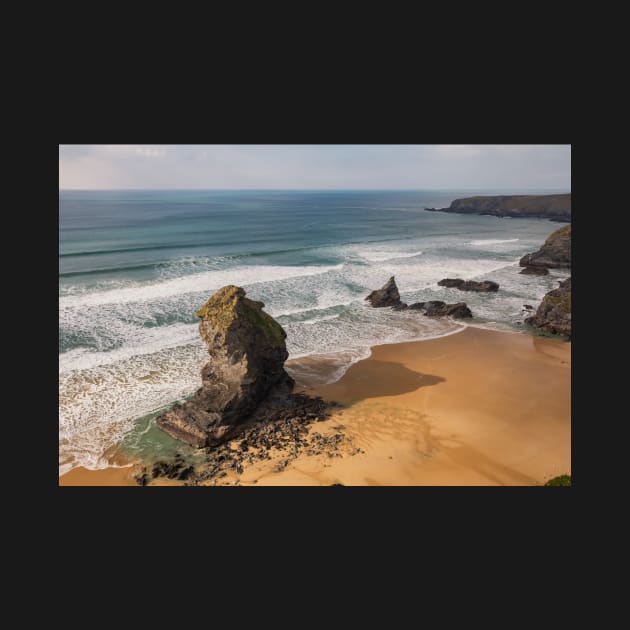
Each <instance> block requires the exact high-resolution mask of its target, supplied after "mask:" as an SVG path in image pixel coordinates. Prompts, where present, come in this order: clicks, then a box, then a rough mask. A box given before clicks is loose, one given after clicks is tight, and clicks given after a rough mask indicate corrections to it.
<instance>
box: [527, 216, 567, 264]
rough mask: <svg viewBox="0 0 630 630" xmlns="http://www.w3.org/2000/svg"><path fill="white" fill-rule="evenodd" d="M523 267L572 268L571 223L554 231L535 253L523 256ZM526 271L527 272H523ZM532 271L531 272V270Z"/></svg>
mask: <svg viewBox="0 0 630 630" xmlns="http://www.w3.org/2000/svg"><path fill="white" fill-rule="evenodd" d="M519 265H520V266H521V267H548V268H550V269H570V268H571V224H569V225H565V226H564V227H561V228H560V229H559V230H556V231H555V232H553V233H552V234H551V235H550V236H549V237H548V238H547V240H546V241H545V244H544V245H543V246H542V247H541V248H540V249H539V250H538V251H537V252H534V253H533V254H525V256H523V258H521V260H520V262H519ZM521 273H525V272H521ZM529 273H531V272H529Z"/></svg>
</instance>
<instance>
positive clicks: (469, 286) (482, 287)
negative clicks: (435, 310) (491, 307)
mask: <svg viewBox="0 0 630 630" xmlns="http://www.w3.org/2000/svg"><path fill="white" fill-rule="evenodd" d="M438 285H439V286H441V287H447V288H449V289H450V288H453V289H459V290H460V291H478V292H480V293H488V292H490V291H498V290H499V285H498V283H496V282H493V281H492V280H483V281H482V282H476V281H475V280H461V279H460V278H444V280H440V281H439V282H438Z"/></svg>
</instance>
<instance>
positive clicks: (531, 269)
mask: <svg viewBox="0 0 630 630" xmlns="http://www.w3.org/2000/svg"><path fill="white" fill-rule="evenodd" d="M529 255H530V254H528V256H529ZM521 273H522V274H524V275H530V276H546V275H547V274H548V273H549V269H547V267H535V266H533V265H532V266H528V267H524V268H523V269H522V270H521Z"/></svg>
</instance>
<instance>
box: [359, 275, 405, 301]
mask: <svg viewBox="0 0 630 630" xmlns="http://www.w3.org/2000/svg"><path fill="white" fill-rule="evenodd" d="M365 299H366V300H367V301H368V302H369V303H370V305H371V306H373V307H375V308H380V307H383V306H400V305H401V304H402V302H401V301H400V294H399V293H398V287H397V286H396V280H394V276H392V277H391V278H390V279H389V280H388V281H387V282H386V283H385V284H384V285H383V286H382V287H381V288H380V289H378V290H377V291H372V293H370V295H368V296H367V297H366V298H365Z"/></svg>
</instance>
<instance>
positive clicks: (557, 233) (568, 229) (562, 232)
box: [545, 225, 571, 245]
mask: <svg viewBox="0 0 630 630" xmlns="http://www.w3.org/2000/svg"><path fill="white" fill-rule="evenodd" d="M567 232H568V233H569V235H570V232H571V226H570V225H565V226H564V227H561V228H560V229H559V230H556V231H555V232H552V233H551V234H550V235H549V236H548V237H547V240H546V241H545V245H551V243H553V242H554V241H555V240H556V239H557V238H560V237H561V236H565V235H566V234H567Z"/></svg>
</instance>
